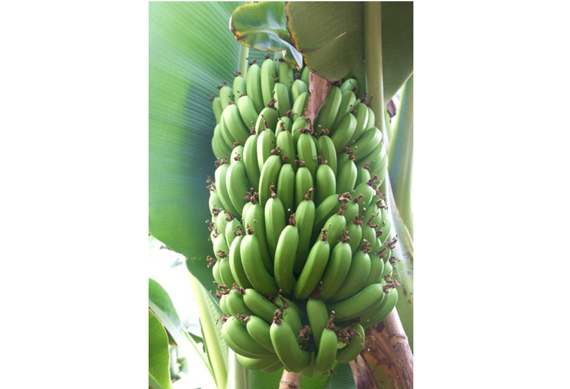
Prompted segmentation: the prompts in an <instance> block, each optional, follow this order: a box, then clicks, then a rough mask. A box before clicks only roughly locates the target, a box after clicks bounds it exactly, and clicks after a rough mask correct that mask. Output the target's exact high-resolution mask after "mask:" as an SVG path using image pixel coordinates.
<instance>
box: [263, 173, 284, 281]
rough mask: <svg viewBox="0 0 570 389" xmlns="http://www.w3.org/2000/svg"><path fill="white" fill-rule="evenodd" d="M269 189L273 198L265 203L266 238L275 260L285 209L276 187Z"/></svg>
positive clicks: (282, 228)
mask: <svg viewBox="0 0 570 389" xmlns="http://www.w3.org/2000/svg"><path fill="white" fill-rule="evenodd" d="M276 181H277V180H276ZM269 189H270V191H271V196H270V198H269V200H267V202H266V203H265V237H266V238H267V246H268V247H269V253H270V254H271V257H272V258H275V250H276V248H277V242H278V241H279V236H280V235H281V232H282V231H283V230H284V229H285V220H286V219H285V207H284V206H283V202H282V201H281V199H279V198H278V197H277V195H276V193H275V185H271V186H270V188H269ZM277 285H279V283H278V284H277Z"/></svg>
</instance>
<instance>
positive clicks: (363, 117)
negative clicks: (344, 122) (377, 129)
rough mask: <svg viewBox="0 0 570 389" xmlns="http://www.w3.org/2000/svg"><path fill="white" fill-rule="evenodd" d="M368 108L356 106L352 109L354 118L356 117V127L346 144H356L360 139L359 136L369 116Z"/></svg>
mask: <svg viewBox="0 0 570 389" xmlns="http://www.w3.org/2000/svg"><path fill="white" fill-rule="evenodd" d="M369 112H370V111H369V108H368V107H367V106H366V105H365V104H358V105H357V106H356V107H355V108H354V116H355V117H356V127H355V128H354V133H353V134H352V137H351V138H350V141H349V142H348V144H349V145H350V144H352V143H354V142H356V140H358V139H359V138H360V135H361V134H362V133H363V132H364V130H366V129H367V128H368V127H366V125H367V123H368V116H369Z"/></svg>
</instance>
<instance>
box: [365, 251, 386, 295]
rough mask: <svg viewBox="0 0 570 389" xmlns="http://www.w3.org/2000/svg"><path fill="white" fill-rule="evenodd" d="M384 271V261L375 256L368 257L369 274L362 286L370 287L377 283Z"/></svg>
mask: <svg viewBox="0 0 570 389" xmlns="http://www.w3.org/2000/svg"><path fill="white" fill-rule="evenodd" d="M383 271H384V261H383V260H382V258H380V257H379V256H377V255H370V273H368V278H367V279H366V281H365V282H364V286H365V287H366V286H368V285H372V284H375V283H377V282H378V280H379V279H380V276H381V275H382V272H383Z"/></svg>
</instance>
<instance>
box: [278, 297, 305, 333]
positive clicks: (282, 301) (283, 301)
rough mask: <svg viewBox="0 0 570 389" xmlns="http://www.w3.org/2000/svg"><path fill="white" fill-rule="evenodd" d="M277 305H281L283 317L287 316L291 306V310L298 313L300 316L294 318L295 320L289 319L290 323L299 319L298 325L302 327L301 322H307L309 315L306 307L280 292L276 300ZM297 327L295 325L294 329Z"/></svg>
mask: <svg viewBox="0 0 570 389" xmlns="http://www.w3.org/2000/svg"><path fill="white" fill-rule="evenodd" d="M274 303H275V305H277V306H278V307H279V309H281V313H282V314H283V315H284V316H283V317H286V314H287V312H288V311H287V310H288V309H289V308H291V309H290V310H289V311H295V313H296V315H294V316H297V317H298V320H297V319H293V320H289V324H291V323H293V322H295V321H297V325H298V327H299V329H300V328H301V327H302V325H301V322H307V317H306V315H305V308H306V307H303V308H301V307H300V306H299V305H297V304H296V303H294V302H293V301H292V300H289V299H288V298H287V297H284V296H283V294H279V295H278V297H277V298H275V301H274ZM297 303H299V304H301V303H303V301H297ZM291 325H292V326H293V324H291ZM294 328H295V327H294V326H293V329H294Z"/></svg>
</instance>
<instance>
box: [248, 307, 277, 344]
mask: <svg viewBox="0 0 570 389" xmlns="http://www.w3.org/2000/svg"><path fill="white" fill-rule="evenodd" d="M269 328H270V326H269V324H268V323H266V322H265V321H264V320H263V319H262V318H260V317H257V316H253V315H250V316H249V318H247V319H246V329H247V333H248V334H249V335H250V336H251V337H252V338H253V340H255V341H256V342H257V343H259V344H260V345H261V346H263V347H265V348H266V349H267V350H268V351H271V352H272V353H275V349H274V348H273V344H272V343H271V336H270V335H269Z"/></svg>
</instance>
